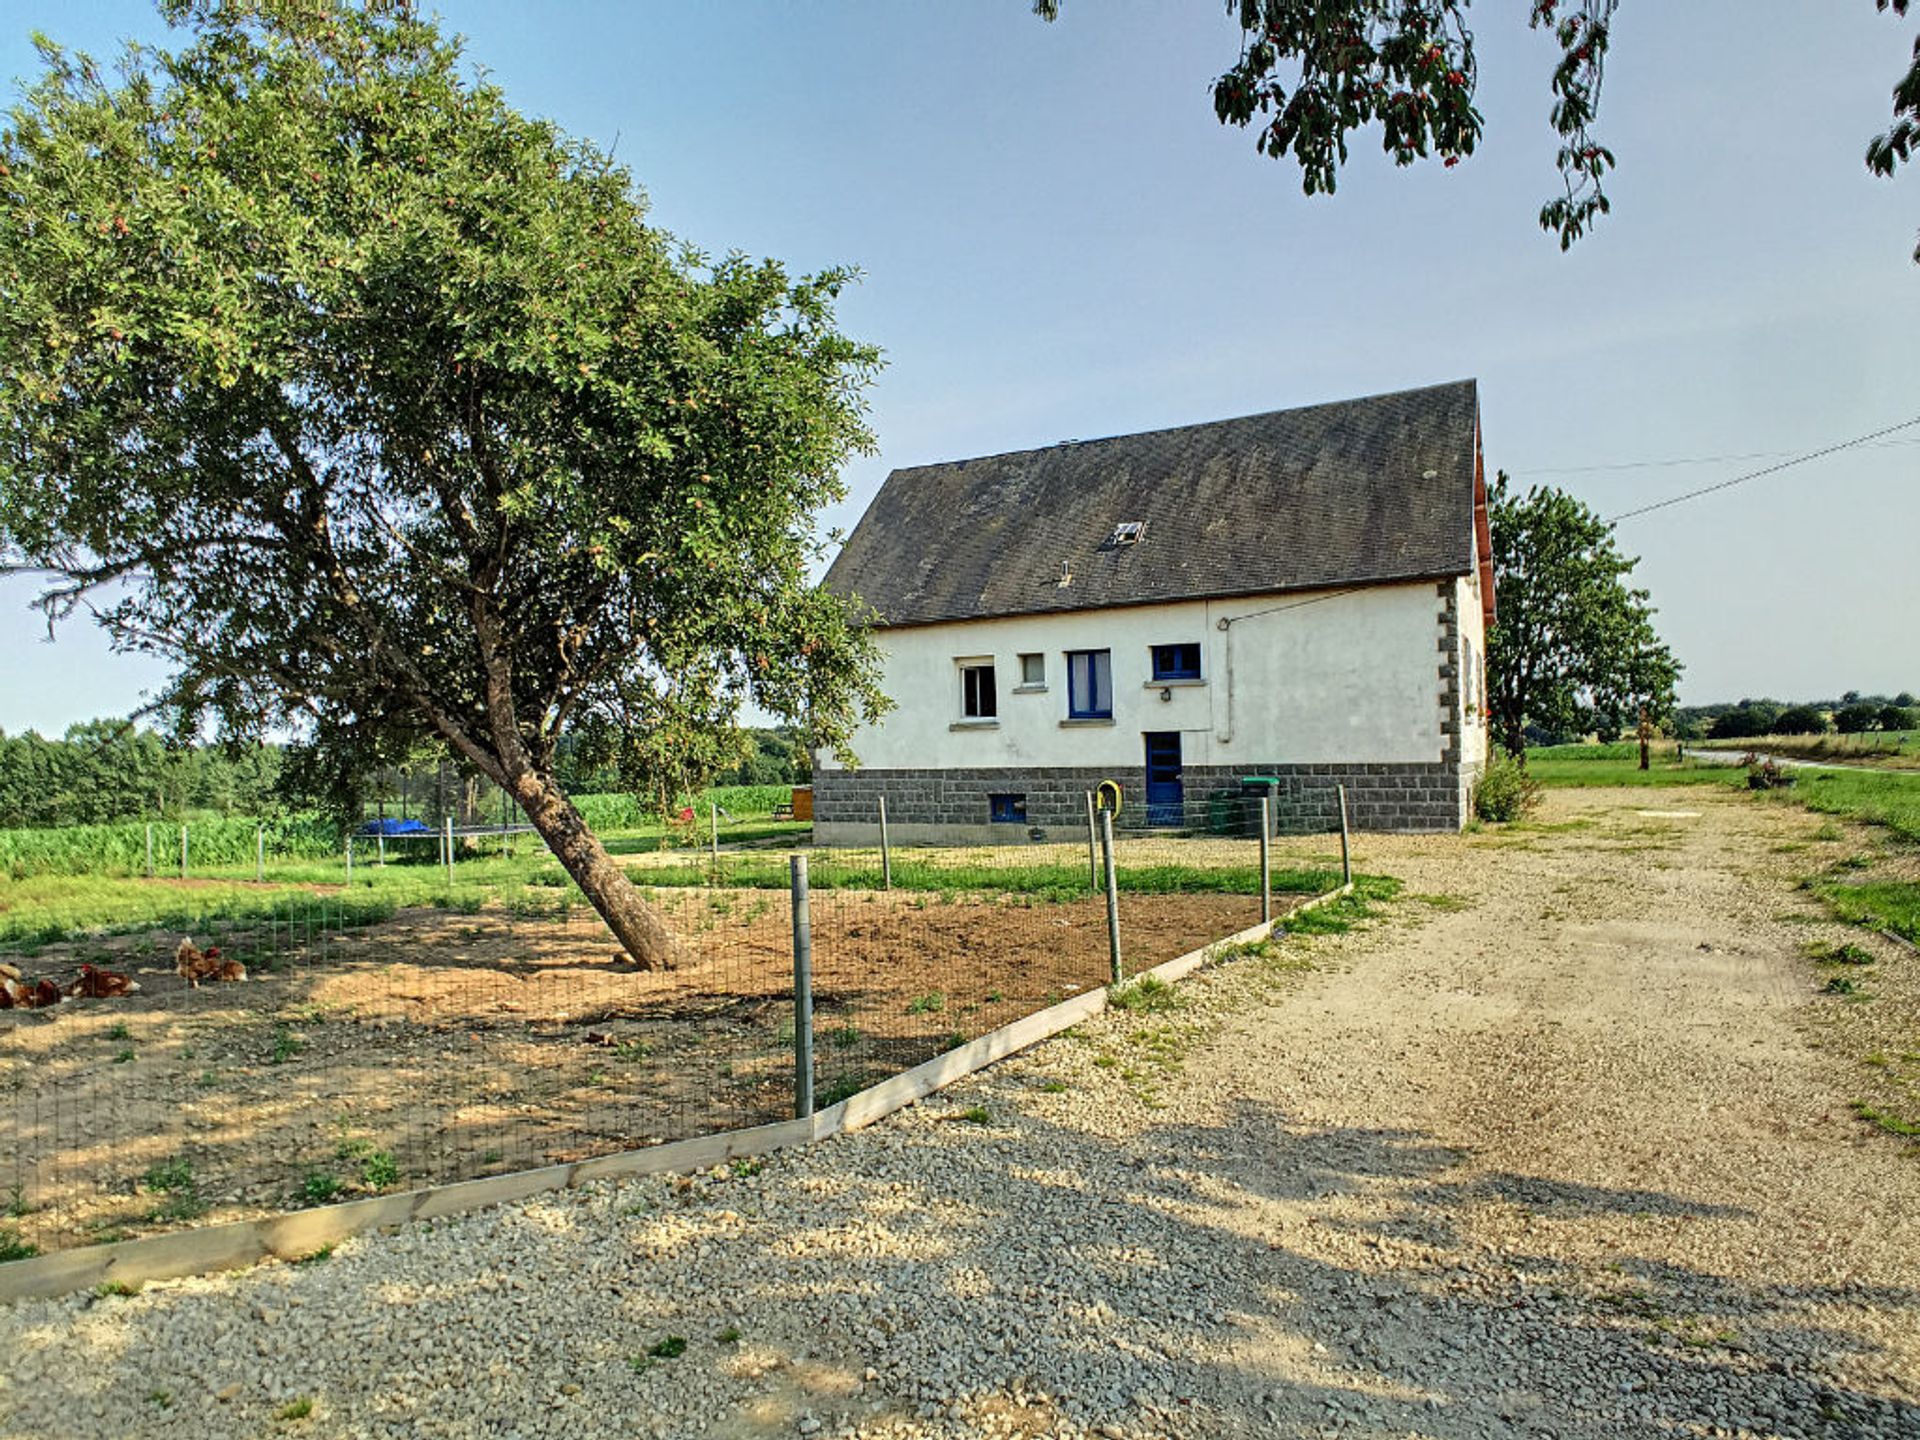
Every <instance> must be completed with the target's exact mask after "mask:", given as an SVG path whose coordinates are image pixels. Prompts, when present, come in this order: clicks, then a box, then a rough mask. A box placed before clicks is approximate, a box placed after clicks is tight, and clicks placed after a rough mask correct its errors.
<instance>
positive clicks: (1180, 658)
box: [1153, 644, 1200, 680]
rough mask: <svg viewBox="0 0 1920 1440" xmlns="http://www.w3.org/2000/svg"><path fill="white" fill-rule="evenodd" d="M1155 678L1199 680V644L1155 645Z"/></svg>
mask: <svg viewBox="0 0 1920 1440" xmlns="http://www.w3.org/2000/svg"><path fill="white" fill-rule="evenodd" d="M1153 678H1154V679H1156V680H1198V679H1199V678H1200V647H1199V645H1198V644H1193V645H1156V646H1154V647H1153Z"/></svg>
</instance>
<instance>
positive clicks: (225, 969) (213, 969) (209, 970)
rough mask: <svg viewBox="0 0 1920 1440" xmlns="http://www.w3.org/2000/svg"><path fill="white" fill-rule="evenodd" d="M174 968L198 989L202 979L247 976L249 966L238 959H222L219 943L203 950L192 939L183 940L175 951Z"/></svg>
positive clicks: (232, 978)
mask: <svg viewBox="0 0 1920 1440" xmlns="http://www.w3.org/2000/svg"><path fill="white" fill-rule="evenodd" d="M173 968H174V969H175V971H177V972H178V973H179V974H181V975H182V976H184V977H185V978H186V982H187V983H188V984H189V985H191V986H193V987H194V989H196V990H197V989H199V988H200V982H201V981H202V980H244V979H246V978H247V967H246V966H244V965H242V964H241V963H240V962H239V961H238V960H225V959H222V958H221V956H220V947H219V946H218V945H209V946H208V947H207V948H206V949H204V950H202V949H201V948H200V947H199V946H197V945H195V944H194V943H193V941H192V940H191V939H186V940H182V941H181V942H180V948H179V949H178V950H176V951H174V952H173Z"/></svg>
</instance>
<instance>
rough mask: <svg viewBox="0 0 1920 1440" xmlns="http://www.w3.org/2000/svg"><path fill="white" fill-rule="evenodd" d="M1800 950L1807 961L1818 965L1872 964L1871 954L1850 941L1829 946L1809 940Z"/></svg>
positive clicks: (1823, 942)
mask: <svg viewBox="0 0 1920 1440" xmlns="http://www.w3.org/2000/svg"><path fill="white" fill-rule="evenodd" d="M1800 948H1801V950H1802V951H1803V952H1804V953H1805V954H1806V957H1807V958H1808V959H1809V960H1812V961H1814V962H1815V963H1817V964H1820V965H1871V964H1873V956H1872V954H1871V953H1870V952H1868V951H1867V950H1864V949H1862V948H1861V947H1860V946H1858V945H1855V944H1854V943H1853V942H1852V941H1850V940H1849V941H1848V942H1847V943H1846V944H1844V945H1834V944H1830V943H1829V942H1827V941H1825V940H1809V941H1807V943H1806V944H1805V945H1802V946H1801V947H1800Z"/></svg>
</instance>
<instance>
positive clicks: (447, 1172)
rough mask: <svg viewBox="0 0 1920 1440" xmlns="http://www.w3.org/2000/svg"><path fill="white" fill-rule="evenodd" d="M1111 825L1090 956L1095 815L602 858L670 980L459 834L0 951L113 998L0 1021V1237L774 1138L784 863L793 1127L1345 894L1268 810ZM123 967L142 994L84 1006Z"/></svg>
mask: <svg viewBox="0 0 1920 1440" xmlns="http://www.w3.org/2000/svg"><path fill="white" fill-rule="evenodd" d="M1263 815H1264V816H1265V817H1266V820H1265V825H1264V827H1263V818H1262V817H1263ZM1116 821H1117V822H1118V823H1114V822H1116ZM1108 824H1109V825H1110V826H1111V827H1112V838H1111V849H1110V854H1111V857H1112V872H1113V888H1112V896H1113V900H1114V907H1113V911H1112V914H1113V915H1114V916H1117V920H1118V934H1119V942H1120V943H1119V954H1118V956H1117V957H1116V954H1115V949H1114V944H1113V926H1112V925H1111V924H1110V910H1109V904H1108V888H1107V880H1106V866H1105V863H1104V862H1105V860H1106V858H1107V853H1109V852H1107V851H1103V848H1102V837H1101V834H1100V830H1101V826H1100V825H1099V824H1098V823H1097V821H1096V820H1095V819H1094V818H1092V816H1091V807H1090V820H1089V824H1088V827H1087V832H1086V834H1085V835H1078V834H1076V835H1073V836H1070V837H1067V836H1063V835H1062V834H1061V833H1060V832H1058V831H1054V832H1051V833H1049V834H1048V835H1047V836H1045V837H1043V838H1040V839H1035V838H1033V837H1032V836H1030V835H1029V834H1028V833H1027V832H1025V831H1024V830H1022V829H1021V827H1018V826H1012V827H1010V832H1009V836H1008V839H1007V841H1006V842H1005V843H1002V844H990V845H982V844H967V845H951V846H942V845H915V846H912V847H896V846H893V845H891V844H881V845H875V846H871V847H852V848H833V849H827V848H819V847H812V846H809V845H806V844H805V841H806V838H807V837H806V836H805V835H804V833H802V834H799V835H791V834H781V835H774V836H770V837H767V838H765V839H764V840H761V841H758V842H740V841H728V840H726V839H725V838H724V837H721V836H718V835H717V833H715V832H713V831H710V832H709V833H708V834H706V835H698V834H697V833H690V834H686V835H682V836H680V837H678V838H679V841H680V842H681V843H679V844H678V845H675V844H672V843H665V844H662V845H660V846H659V847H658V848H649V849H645V850H642V851H639V852H638V853H634V854H629V855H626V856H623V857H621V858H622V863H623V864H624V865H625V868H626V870H627V873H628V875H629V876H630V878H631V879H632V880H633V881H634V883H635V884H636V885H637V886H638V887H639V888H640V891H641V893H642V895H643V897H644V898H645V899H646V900H647V901H648V903H649V904H650V905H651V906H652V907H653V908H654V909H655V910H656V912H657V913H658V914H659V915H660V917H661V918H662V919H663V920H664V921H665V923H666V925H667V927H668V928H669V929H670V930H671V931H672V932H673V933H674V934H675V935H676V936H677V937H678V940H679V943H680V947H681V949H680V958H679V963H678V964H677V965H676V966H675V967H674V968H671V969H643V968H641V967H640V966H638V965H636V964H635V963H634V962H633V961H632V960H631V959H630V958H629V957H628V956H627V955H626V954H625V953H624V952H623V951H621V950H620V948H619V946H618V945H617V944H616V942H615V941H614V939H613V937H612V935H611V934H610V932H609V931H608V929H607V927H606V925H605V924H604V922H603V921H602V920H601V919H600V917H599V916H598V915H597V914H596V913H595V912H594V911H593V910H592V908H591V907H590V906H589V905H588V904H587V903H586V902H585V900H584V898H583V897H582V896H581V895H580V893H579V892H578V890H576V889H575V888H574V887H573V886H572V884H571V882H570V881H568V880H567V878H566V877H565V875H564V874H563V873H562V872H561V871H560V870H559V868H558V866H557V865H556V864H554V863H553V862H552V861H551V859H550V858H549V859H546V860H544V861H542V862H537V863H534V864H533V865H532V868H529V862H530V861H531V859H532V857H526V856H523V857H522V858H521V860H520V861H518V862H516V863H517V864H518V865H519V866H520V869H518V870H516V871H514V872H513V873H514V874H515V875H516V876H517V877H518V879H517V880H516V882H515V883H514V884H512V885H502V884H498V883H492V882H493V881H496V880H497V879H498V875H499V873H501V872H500V871H499V869H498V867H500V866H502V865H504V864H505V863H506V860H505V857H502V856H497V855H496V856H494V857H492V858H491V859H489V858H487V857H486V856H483V855H481V854H479V847H480V846H481V845H482V844H484V843H497V842H487V841H486V840H485V837H473V838H472V839H471V840H470V841H467V842H463V848H462V850H461V854H460V858H459V861H458V864H457V865H455V866H452V867H451V868H452V870H453V871H454V872H455V874H454V883H452V884H451V885H449V884H448V883H446V873H445V869H446V865H445V856H444V852H442V853H430V855H429V856H424V857H423V860H424V863H420V864H416V865H415V866H414V867H413V874H414V877H415V878H414V880H413V881H412V883H411V886H409V885H408V884H405V883H397V882H396V880H395V877H393V876H392V875H390V874H387V873H383V872H378V871H377V867H371V866H369V867H366V868H368V869H374V870H375V872H376V873H375V874H367V873H362V874H361V875H360V876H359V877H358V878H357V879H356V881H355V882H354V883H353V884H346V883H332V882H329V883H316V884H312V885H309V886H306V887H305V888H304V889H303V890H302V891H301V893H299V894H297V895H294V896H291V897H269V898H267V899H265V900H262V899H259V898H249V897H248V896H246V895H242V896H240V897H239V898H236V899H232V900H230V901H227V902H224V903H223V902H221V901H209V902H208V904H207V905H206V906H205V907H203V908H201V909H198V910H194V911H192V912H190V919H189V921H188V923H187V924H186V925H173V926H168V925H156V926H151V927H147V928H141V929H138V930H134V931H131V932H128V933H109V934H96V935H91V936H86V937H83V938H79V939H69V940H66V941H63V942H61V943H57V944H51V945H46V946H42V947H39V948H37V949H36V948H34V947H31V946H28V947H23V948H21V949H19V950H17V951H16V953H14V954H11V955H6V954H0V962H5V963H8V964H10V965H11V966H12V967H13V968H14V969H16V970H18V971H19V972H20V974H19V975H18V976H17V977H16V983H19V984H22V985H29V984H37V983H38V982H39V981H40V980H43V979H44V980H49V981H50V982H52V983H54V984H55V985H57V986H58V987H59V988H61V989H63V990H64V989H67V988H77V989H80V990H81V991H83V992H85V991H88V990H91V991H94V992H101V991H105V992H108V993H91V994H89V993H82V994H79V995H76V996H75V997H74V998H72V999H69V1000H66V1001H64V1002H63V1003H59V1004H51V1005H47V1006H44V1007H42V1008H32V1009H25V1008H15V1009H12V1010H9V1011H6V1012H4V1013H0V1188H4V1189H5V1190H6V1192H7V1194H6V1205H5V1209H6V1210H7V1212H8V1214H7V1215H6V1216H5V1217H4V1218H0V1227H4V1228H3V1229H0V1248H5V1249H7V1250H11V1251H13V1252H16V1253H17V1252H18V1251H20V1250H21V1249H22V1248H24V1247H29V1246H30V1247H37V1248H39V1249H42V1250H52V1249H57V1248H63V1247H67V1246H72V1245H79V1244H88V1243H97V1242H101V1241H108V1240H115V1239H120V1238H125V1237H128V1236H132V1235H140V1234H148V1233H153V1232H154V1231H157V1230H163V1229H167V1228H172V1227H177V1226H181V1225H187V1224H194V1223H206V1222H209V1221H215V1220H227V1219H237V1218H244V1217H248V1216H257V1215H262V1214H268V1213H273V1212H276V1211H280V1210H284V1209H287V1208H290V1207H299V1206H305V1205H313V1204H322V1203H327V1202H330V1201H334V1200H342V1199H352V1198H357V1197H360V1196H364V1195H369V1194H376V1193H380V1192H383V1191H389V1190H395V1189H407V1188H413V1187H417V1186H421V1185H428V1184H440V1183H446V1182H449V1181H455V1180H463V1179H471V1178H476V1177H479V1176H484V1175H493V1174H501V1173H506V1172H510V1171H515V1170H522V1169H528V1168H534V1167H537V1166H541V1165H548V1164H555V1163H560V1162H564V1161H571V1160H578V1159H585V1158H589V1157H592V1156H595V1155H601V1154H607V1153H612V1152H615V1151H621V1150H630V1149H636V1148H640V1147H644V1146H648V1145H652V1144H657V1143H660V1142H663V1141H667V1140H673V1139H681V1138H687V1137H691V1136H695V1135H700V1134H706V1133H712V1132H715V1131H720V1130H727V1129H734V1128H740V1127H744V1126H750V1125H756V1124H763V1123H767V1122H769V1121H773V1120H778V1119H783V1118H786V1117H787V1116H789V1115H791V1114H793V1113H794V1106H795V1095H796V1054H797V1053H799V1052H801V1051H802V1050H803V1048H804V1047H803V1046H802V1045H801V1044H800V1043H799V1042H800V1040H801V1039H802V1036H801V1033H800V1031H799V1028H798V1024H797V1019H796V1016H797V1006H796V997H795V948H796V947H795V924H794V918H795V917H794V896H793V885H792V866H791V858H790V857H791V856H792V855H793V854H794V853H795V852H796V850H798V851H800V853H804V854H806V856H807V860H808V878H809V897H808V905H807V910H808V918H809V920H810V924H809V926H808V927H807V935H808V938H809V939H810V948H811V987H810V991H809V993H810V995H811V1003H812V1016H811V1026H810V1028H809V1029H808V1030H807V1032H806V1034H807V1035H808V1036H810V1037H811V1041H812V1047H811V1048H812V1055H811V1064H810V1067H809V1070H808V1073H809V1074H810V1076H811V1080H812V1089H813V1097H814V1103H815V1104H816V1105H818V1106H821V1107H825V1106H827V1105H831V1104H833V1103H834V1102H836V1101H837V1100H840V1099H842V1098H845V1097H846V1096H848V1095H850V1094H853V1093H855V1092H857V1091H858V1090H860V1089H863V1088H865V1087H867V1086H869V1085H872V1084H875V1083H877V1082H879V1081H881V1080H884V1079H885V1078H887V1077H888V1076H890V1075H894V1074H898V1073H900V1072H901V1071H903V1070H905V1069H908V1068H910V1067H911V1066H913V1065H916V1064H918V1063H920V1062H922V1061H924V1060H927V1059H930V1058H932V1057H934V1056H936V1055H939V1054H941V1053H943V1052H945V1051H946V1050H949V1049H951V1048H953V1047H954V1046H957V1045H960V1044H963V1043H965V1042H966V1041H968V1040H971V1039H973V1038H975V1037H977V1036H979V1035H981V1034H984V1033H986V1032H987V1031H990V1030H992V1029H994V1028H996V1027H998V1026H1000V1025H1004V1024H1006V1023H1009V1022H1010V1021H1012V1020H1015V1019H1018V1018H1020V1017H1021V1016H1024V1015H1027V1014H1031V1013H1033V1012H1034V1011H1037V1010H1039V1009H1042V1008H1044V1007H1045V1006H1047V1005H1049V1004H1052V1003H1056V1002H1058V1001H1060V1000H1063V999H1066V998H1068V997H1070V996H1073V995H1076V994H1082V993H1085V992H1087V991H1088V990H1091V989H1097V988H1099V987H1101V986H1103V985H1107V984H1109V983H1111V981H1112V980H1113V978H1114V976H1115V974H1116V964H1117V965H1118V967H1119V968H1120V969H1121V970H1123V971H1124V973H1126V974H1135V973H1138V972H1139V971H1140V970H1143V969H1146V968H1148V967H1149V966H1152V965H1154V964H1157V963H1159V962H1161V961H1163V960H1167V959H1171V958H1173V957H1174V956H1177V955H1180V954H1182V953H1185V952H1187V951H1190V950H1193V949H1195V948H1197V947H1199V946H1201V945H1204V944H1207V943H1208V942H1210V941H1213V940H1216V939H1218V938H1220V937H1222V936H1224V935H1227V934H1231V933H1234V932H1236V931H1239V930H1242V929H1245V928H1247V927H1248V926H1251V925H1253V924H1255V923H1257V922H1258V921H1259V920H1260V919H1261V918H1262V915H1263V913H1264V912H1263V898H1262V897H1263V876H1264V877H1265V884H1266V886H1267V887H1270V890H1271V892H1272V894H1273V896H1274V899H1273V901H1272V905H1273V909H1274V912H1275V913H1282V912H1284V910H1285V908H1286V907H1287V905H1288V904H1289V903H1291V900H1292V899H1296V898H1300V897H1304V896H1305V895H1307V894H1309V893H1314V892H1316V891H1321V890H1325V889H1327V888H1330V886H1332V885H1334V884H1337V883H1339V879H1340V873H1339V870H1338V867H1337V864H1334V863H1328V862H1329V860H1330V857H1329V856H1328V855H1326V854H1316V855H1311V856H1310V857H1308V859H1307V860H1306V863H1302V860H1301V857H1299V856H1295V857H1294V858H1292V859H1286V858H1279V859H1273V860H1271V861H1267V857H1266V853H1265V847H1264V846H1263V844H1262V838H1261V837H1262V832H1263V828H1265V829H1266V830H1267V831H1268V832H1269V833H1270V831H1271V828H1272V815H1271V810H1270V809H1267V808H1263V805H1262V801H1261V799H1260V798H1258V797H1255V796H1251V795H1249V796H1230V797H1207V798H1204V799H1201V800H1199V801H1196V802H1195V803H1194V804H1192V805H1181V806H1179V807H1178V808H1177V809H1176V808H1169V807H1167V806H1164V805H1163V806H1159V807H1156V808H1155V809H1154V810H1153V811H1152V812H1151V813H1148V811H1147V810H1146V809H1145V808H1144V807H1135V809H1134V810H1133V811H1132V812H1131V813H1130V812H1129V811H1128V810H1127V809H1126V808H1125V807H1123V808H1122V810H1121V812H1120V814H1119V815H1118V816H1109V817H1108ZM523 848H524V846H523ZM1263 862H1266V863H1263ZM489 866H492V867H495V868H493V869H489V868H488V867H489ZM393 868H394V869H396V870H397V869H401V868H403V867H400V866H399V865H397V864H396V865H395V866H394V867H393ZM465 877H472V879H471V881H470V882H469V880H468V879H467V878H465ZM401 878H402V879H403V880H404V877H401ZM376 879H377V880H378V882H379V883H375V882H376ZM128 883H138V882H128ZM147 883H156V884H157V883H164V882H147ZM223 893H224V892H223ZM172 918H175V919H178V918H180V917H179V916H178V915H177V914H176V915H174V916H173V917H172ZM82 966H88V967H92V968H91V971H90V972H89V971H84V970H82V969H81V967H82ZM89 973H90V974H91V975H92V977H93V978H92V979H91V980H87V979H86V976H87V975H88V974H89ZM242 973H244V977H245V978H244V979H241V978H239V976H240V975H241V974H242ZM122 977H124V978H125V979H126V980H127V981H129V982H131V983H132V984H133V985H135V986H137V989H132V990H130V991H128V992H127V993H111V992H112V991H114V990H115V989H117V988H118V984H119V980H120V979H121V978H122Z"/></svg>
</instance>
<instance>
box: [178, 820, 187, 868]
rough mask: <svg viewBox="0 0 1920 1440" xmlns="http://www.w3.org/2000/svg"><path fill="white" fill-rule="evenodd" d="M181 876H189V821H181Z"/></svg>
mask: <svg viewBox="0 0 1920 1440" xmlns="http://www.w3.org/2000/svg"><path fill="white" fill-rule="evenodd" d="M180 878H181V879H182V880H184V879H186V878H187V822H186V821H184V820H182V821H181V822H180Z"/></svg>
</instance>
